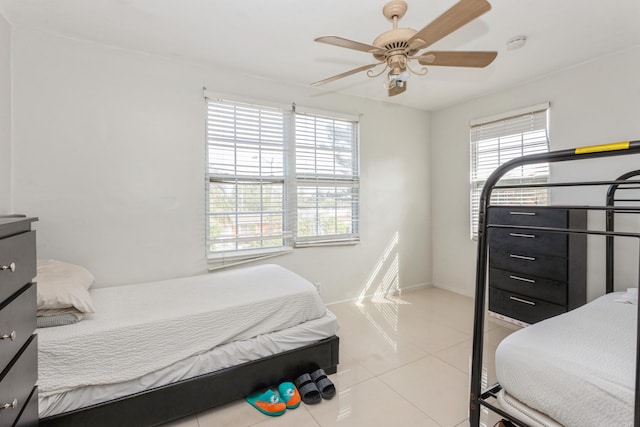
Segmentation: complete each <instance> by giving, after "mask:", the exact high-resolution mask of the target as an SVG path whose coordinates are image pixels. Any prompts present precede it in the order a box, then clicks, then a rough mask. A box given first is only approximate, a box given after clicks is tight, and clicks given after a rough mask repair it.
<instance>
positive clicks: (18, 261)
mask: <svg viewBox="0 0 640 427" xmlns="http://www.w3.org/2000/svg"><path fill="white" fill-rule="evenodd" d="M36 220H37V219H36V218H24V217H0V426H16V427H27V426H29V427H31V426H37V425H38V392H37V387H36V382H37V380H38V340H37V336H36V335H35V334H34V332H35V329H36V313H37V310H36V284H35V283H32V281H33V278H34V277H35V276H36V272H37V267H36V234H35V233H36V232H35V231H32V230H31V223H32V222H34V221H36Z"/></svg>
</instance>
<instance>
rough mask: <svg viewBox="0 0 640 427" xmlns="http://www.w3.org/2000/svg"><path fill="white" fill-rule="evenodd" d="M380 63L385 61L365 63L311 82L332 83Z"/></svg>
mask: <svg viewBox="0 0 640 427" xmlns="http://www.w3.org/2000/svg"><path fill="white" fill-rule="evenodd" d="M380 64H383V63H382V62H376V63H375V64H369V65H363V66H362V67H358V68H354V69H353V70H349V71H345V72H344V73H342V74H338V75H335V76H332V77H329V78H326V79H324V80H320V81H318V82H315V83H311V86H320V85H323V84H325V83H330V82H333V81H335V80H338V79H341V78H343V77H347V76H350V75H351V74H355V73H359V72H360V71H365V70H369V69H371V68H373V67H375V66H376V65H380Z"/></svg>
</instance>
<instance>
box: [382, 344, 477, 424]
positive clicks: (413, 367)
mask: <svg viewBox="0 0 640 427" xmlns="http://www.w3.org/2000/svg"><path fill="white" fill-rule="evenodd" d="M380 379H381V380H382V381H384V382H385V383H386V384H387V385H389V387H391V388H392V389H394V390H395V391H396V392H397V393H398V394H400V395H401V396H402V397H404V398H405V399H406V400H407V401H409V402H411V403H412V404H413V405H415V406H416V407H417V408H419V409H421V410H422V411H423V412H424V413H426V414H429V416H430V417H432V418H434V419H435V420H436V421H437V422H438V423H439V424H440V425H442V426H456V425H458V424H459V423H460V422H462V421H463V420H464V419H466V418H467V416H468V414H467V410H468V407H469V404H468V396H469V376H468V375H465V374H463V373H462V372H460V371H459V370H457V369H455V368H453V367H452V366H449V365H447V364H446V363H444V362H443V361H441V360H439V359H437V358H435V357H433V356H429V357H426V358H424V359H420V360H418V361H416V362H413V363H410V364H408V365H406V366H403V367H402V368H398V369H395V370H393V371H391V372H387V373H386V374H384V375H381V376H380Z"/></svg>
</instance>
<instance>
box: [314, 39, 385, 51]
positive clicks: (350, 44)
mask: <svg viewBox="0 0 640 427" xmlns="http://www.w3.org/2000/svg"><path fill="white" fill-rule="evenodd" d="M315 41H317V42H320V43H326V44H330V45H333V46H339V47H346V48H347V49H354V50H359V51H362V52H367V53H376V54H384V53H385V52H386V50H385V49H382V48H379V47H378V46H374V45H371V44H366V43H360V42H356V41H353V40H349V39H345V38H343V37H338V36H325V37H318V38H317V39H315Z"/></svg>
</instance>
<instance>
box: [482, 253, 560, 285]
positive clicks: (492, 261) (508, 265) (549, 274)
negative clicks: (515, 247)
mask: <svg viewBox="0 0 640 427" xmlns="http://www.w3.org/2000/svg"><path fill="white" fill-rule="evenodd" d="M489 267H492V268H499V269H500V270H508V271H517V272H519V273H521V274H525V275H531V276H536V277H541V278H545V279H551V280H556V281H559V282H566V281H567V258H563V257H555V256H547V255H540V254H535V253H530V252H525V251H522V252H520V251H512V250H509V249H505V248H490V249H489Z"/></svg>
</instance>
